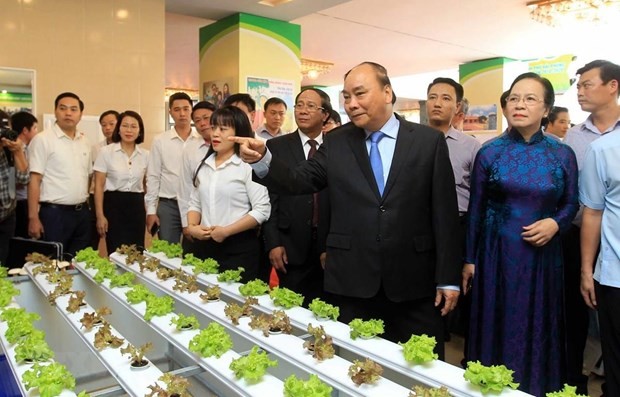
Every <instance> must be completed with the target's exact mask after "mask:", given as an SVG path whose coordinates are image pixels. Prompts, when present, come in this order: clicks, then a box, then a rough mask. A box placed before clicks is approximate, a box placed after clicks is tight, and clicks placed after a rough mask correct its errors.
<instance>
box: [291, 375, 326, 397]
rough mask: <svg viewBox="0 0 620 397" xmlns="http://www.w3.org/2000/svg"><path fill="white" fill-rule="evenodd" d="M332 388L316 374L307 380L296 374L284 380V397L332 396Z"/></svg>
mask: <svg viewBox="0 0 620 397" xmlns="http://www.w3.org/2000/svg"><path fill="white" fill-rule="evenodd" d="M332 390H333V388H332V387H331V386H329V385H326V384H325V383H323V382H321V380H320V379H319V377H318V376H316V375H314V374H311V375H310V378H309V379H308V380H307V381H304V380H301V379H299V378H297V376H295V374H293V375H291V376H289V377H288V378H286V380H285V381H284V397H330V396H331V395H332Z"/></svg>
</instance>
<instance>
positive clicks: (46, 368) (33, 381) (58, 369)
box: [22, 362, 75, 397]
mask: <svg viewBox="0 0 620 397" xmlns="http://www.w3.org/2000/svg"><path fill="white" fill-rule="evenodd" d="M22 382H23V383H24V387H25V388H26V390H30V389H32V388H38V389H39V395H40V396H41V397H55V396H58V395H59V394H60V393H62V391H63V390H64V389H69V390H73V389H74V388H75V378H74V377H73V375H71V373H70V372H69V371H68V370H67V368H66V367H65V366H64V365H62V364H60V363H55V362H54V363H50V364H48V365H41V364H39V363H34V364H33V365H32V367H31V368H30V369H29V370H28V371H26V372H24V374H23V375H22Z"/></svg>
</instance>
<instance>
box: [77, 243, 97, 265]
mask: <svg viewBox="0 0 620 397" xmlns="http://www.w3.org/2000/svg"><path fill="white" fill-rule="evenodd" d="M99 258H101V257H100V256H99V251H96V250H94V249H93V248H92V247H88V248H84V249H83V250H80V251H78V252H77V253H76V254H75V261H76V262H84V263H90V262H92V261H93V260H95V259H99Z"/></svg>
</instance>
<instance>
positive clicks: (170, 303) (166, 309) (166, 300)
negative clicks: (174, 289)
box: [144, 295, 174, 321]
mask: <svg viewBox="0 0 620 397" xmlns="http://www.w3.org/2000/svg"><path fill="white" fill-rule="evenodd" d="M173 311H174V299H172V298H171V297H170V296H168V295H165V296H161V297H158V296H149V297H148V298H147V299H146V313H144V319H145V320H146V321H151V319H152V318H153V317H155V316H165V315H166V314H168V313H172V312H173Z"/></svg>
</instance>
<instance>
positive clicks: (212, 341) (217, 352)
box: [189, 322, 233, 358]
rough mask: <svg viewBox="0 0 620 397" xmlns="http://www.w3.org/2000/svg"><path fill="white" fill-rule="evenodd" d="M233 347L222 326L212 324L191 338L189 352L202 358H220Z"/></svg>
mask: <svg viewBox="0 0 620 397" xmlns="http://www.w3.org/2000/svg"><path fill="white" fill-rule="evenodd" d="M232 347H233V342H232V339H231V338H230V335H228V333H227V332H226V330H225V329H224V327H223V326H221V325H220V324H218V323H215V322H212V323H210V324H209V325H208V326H207V328H205V329H203V330H201V331H200V333H199V334H198V335H196V336H194V337H193V338H192V340H191V341H190V342H189V350H191V351H193V352H195V353H198V354H200V355H201V356H202V357H211V356H215V357H217V358H220V357H222V354H224V353H226V352H227V351H228V350H230V349H231V348H232Z"/></svg>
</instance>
